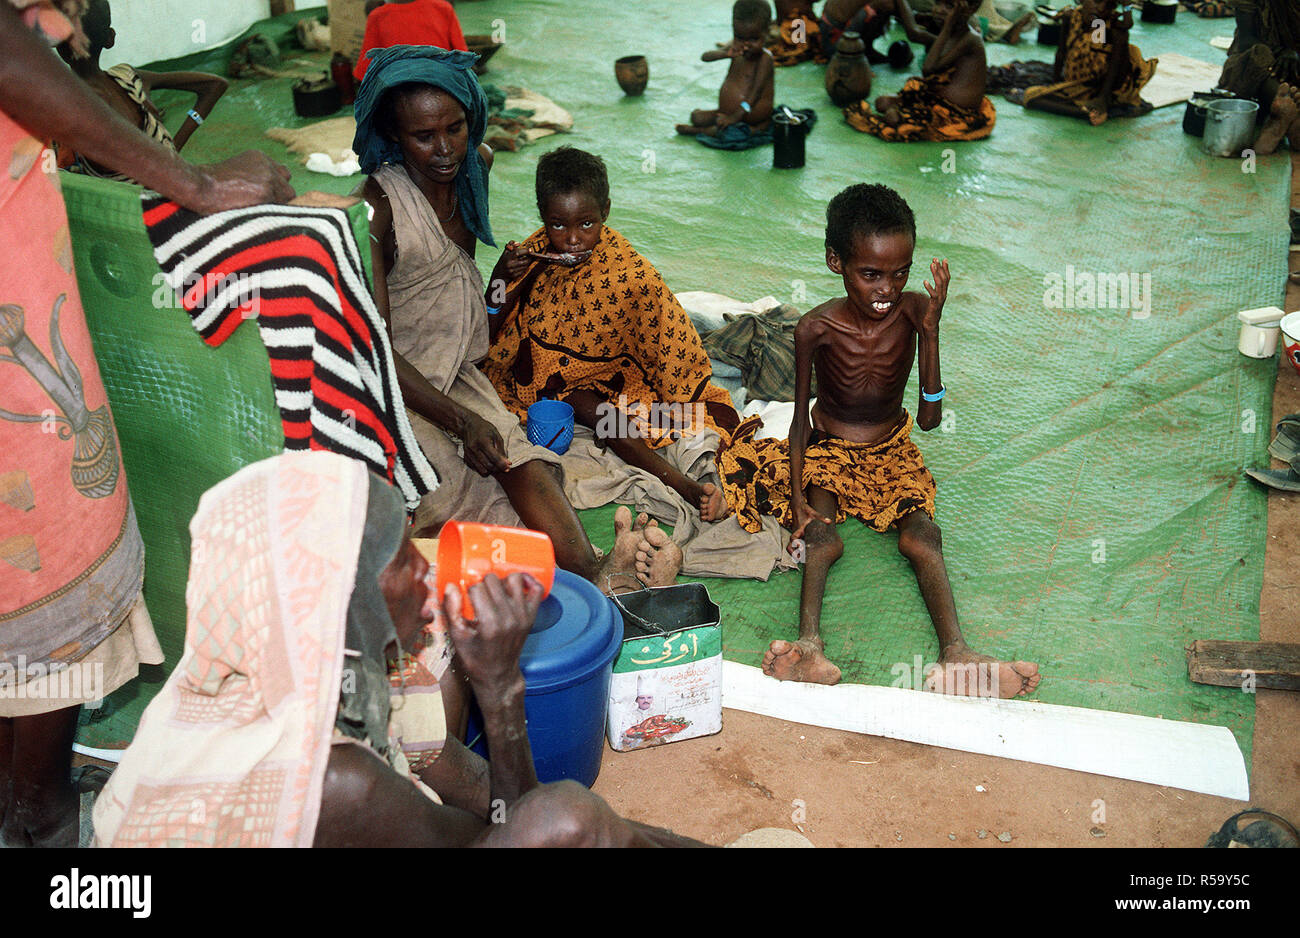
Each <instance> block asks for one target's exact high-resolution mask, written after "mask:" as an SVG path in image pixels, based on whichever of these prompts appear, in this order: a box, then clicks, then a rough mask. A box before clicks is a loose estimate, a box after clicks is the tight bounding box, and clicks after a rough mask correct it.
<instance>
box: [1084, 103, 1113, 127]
mask: <svg viewBox="0 0 1300 938" xmlns="http://www.w3.org/2000/svg"><path fill="white" fill-rule="evenodd" d="M1083 111H1084V113H1085V114H1087V115H1088V123H1089V124H1092V126H1094V127H1100V126H1101V125H1102V124H1104V123H1106V119H1107V118H1108V117H1110V109H1109V108H1108V107H1107V106H1106V102H1104V101H1102V100H1101V99H1100V98H1099V99H1097V100H1095V101H1089V102H1088V103H1087V104H1085V105H1084V106H1083Z"/></svg>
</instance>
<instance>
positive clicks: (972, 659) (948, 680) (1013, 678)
mask: <svg viewBox="0 0 1300 938" xmlns="http://www.w3.org/2000/svg"><path fill="white" fill-rule="evenodd" d="M1041 679H1042V675H1040V674H1039V673H1038V665H1036V664H1034V663H1033V662H1030V661H1000V660H998V659H997V658H994V657H992V656H991V655H981V654H979V653H978V652H975V651H971V650H970V649H969V648H967V647H965V646H963V645H952V646H950V647H949V648H948V649H946V650H945V651H943V652H942V653H941V654H940V655H939V663H938V664H936V665H934V666H933V667H932V668H931V669H930V670H929V671H928V672H927V673H926V676H925V682H924V684H922V689H923V690H927V691H931V692H933V693H939V694H953V695H957V696H963V697H1001V698H1003V699H1008V698H1011V697H1024V696H1026V695H1028V694H1032V693H1033V692H1034V690H1035V689H1036V688H1037V687H1038V682H1039V681H1040V680H1041Z"/></svg>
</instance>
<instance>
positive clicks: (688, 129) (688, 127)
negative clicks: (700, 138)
mask: <svg viewBox="0 0 1300 938" xmlns="http://www.w3.org/2000/svg"><path fill="white" fill-rule="evenodd" d="M677 132H678V133H679V134H685V135H686V136H688V137H694V136H695V135H696V134H699V133H703V132H704V128H703V127H696V126H695V125H694V124H678V125H677Z"/></svg>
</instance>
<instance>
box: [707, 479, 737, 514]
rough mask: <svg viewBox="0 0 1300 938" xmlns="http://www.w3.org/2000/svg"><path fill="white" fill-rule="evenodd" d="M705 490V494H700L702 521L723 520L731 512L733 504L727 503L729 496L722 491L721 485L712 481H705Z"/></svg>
mask: <svg viewBox="0 0 1300 938" xmlns="http://www.w3.org/2000/svg"><path fill="white" fill-rule="evenodd" d="M703 490H704V491H703V494H702V495H701V496H700V519H701V520H702V521H721V520H722V519H723V518H725V517H727V515H729V514H731V506H730V505H728V504H727V496H726V495H724V494H723V493H722V487H721V486H717V485H714V484H713V483H712V482H705V483H704V486H703Z"/></svg>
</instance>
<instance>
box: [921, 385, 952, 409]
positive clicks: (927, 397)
mask: <svg viewBox="0 0 1300 938" xmlns="http://www.w3.org/2000/svg"><path fill="white" fill-rule="evenodd" d="M947 393H948V389H947V387H945V386H944V385H942V384H941V385H939V393H937V394H927V393H926V391H925V388H921V400H923V401H928V402H929V403H931V404H933V403H935V402H936V401H941V400H943V396H944V395H945V394H947Z"/></svg>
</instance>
